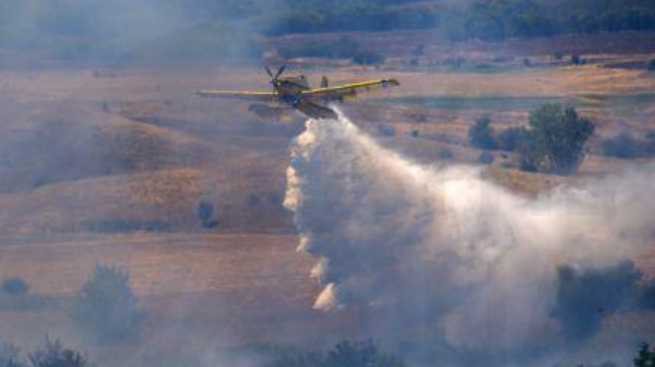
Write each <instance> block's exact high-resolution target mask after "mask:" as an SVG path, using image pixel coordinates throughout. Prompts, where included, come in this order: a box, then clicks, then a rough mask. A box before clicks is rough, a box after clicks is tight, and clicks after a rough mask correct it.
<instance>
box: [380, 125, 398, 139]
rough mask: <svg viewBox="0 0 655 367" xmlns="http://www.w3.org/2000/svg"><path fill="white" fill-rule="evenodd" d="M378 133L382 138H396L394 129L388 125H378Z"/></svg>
mask: <svg viewBox="0 0 655 367" xmlns="http://www.w3.org/2000/svg"><path fill="white" fill-rule="evenodd" d="M378 132H379V133H380V135H382V136H387V137H391V136H396V128H395V127H393V126H388V125H378Z"/></svg>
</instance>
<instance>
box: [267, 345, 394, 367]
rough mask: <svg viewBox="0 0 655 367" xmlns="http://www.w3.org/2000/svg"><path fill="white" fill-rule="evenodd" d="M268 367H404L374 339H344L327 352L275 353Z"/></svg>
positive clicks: (295, 351) (296, 351) (293, 351)
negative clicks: (354, 340) (359, 340)
mask: <svg viewBox="0 0 655 367" xmlns="http://www.w3.org/2000/svg"><path fill="white" fill-rule="evenodd" d="M275 354H277V355H273V356H272V357H273V361H272V362H271V363H268V364H266V365H265V366H266V367H404V366H405V363H404V362H403V360H402V359H401V358H399V357H397V356H395V355H393V354H389V353H385V352H383V351H382V350H380V349H379V348H378V346H377V345H376V344H375V343H374V342H372V341H370V340H369V341H362V342H351V341H343V342H341V343H339V344H337V345H336V346H334V348H333V349H332V350H330V351H329V352H328V353H327V354H324V353H320V352H316V351H309V352H303V351H299V350H287V351H283V352H277V353H275Z"/></svg>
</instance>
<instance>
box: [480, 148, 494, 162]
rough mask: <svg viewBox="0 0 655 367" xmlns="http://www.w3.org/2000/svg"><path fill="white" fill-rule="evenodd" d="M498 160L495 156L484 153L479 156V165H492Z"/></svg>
mask: <svg viewBox="0 0 655 367" xmlns="http://www.w3.org/2000/svg"><path fill="white" fill-rule="evenodd" d="M495 160H496V157H494V155H493V154H491V153H489V152H486V151H485V152H482V153H480V155H479V156H478V163H480V164H492V163H493V162H494V161H495Z"/></svg>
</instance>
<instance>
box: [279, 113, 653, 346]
mask: <svg viewBox="0 0 655 367" xmlns="http://www.w3.org/2000/svg"><path fill="white" fill-rule="evenodd" d="M291 155H292V159H291V165H290V167H289V169H288V189H287V190H288V191H287V196H286V200H285V205H286V207H287V208H289V209H290V210H292V211H294V213H295V221H296V225H297V227H298V230H299V231H300V234H301V245H300V250H301V251H304V252H306V253H307V254H309V255H311V256H312V257H314V258H316V259H317V265H316V268H315V269H314V271H313V272H312V276H314V277H315V278H316V279H317V280H318V281H319V282H320V283H321V284H322V285H324V290H323V292H322V293H321V294H320V295H319V296H318V298H317V300H316V303H315V307H316V308H318V309H323V310H338V309H341V308H344V307H349V306H353V307H361V308H364V309H367V310H371V312H376V311H380V312H385V313H386V315H388V316H389V317H388V318H385V319H376V323H377V324H385V323H388V324H391V323H392V321H390V320H394V321H393V323H395V324H397V325H400V324H402V325H403V332H406V333H411V332H412V331H418V330H421V331H423V332H426V333H427V334H426V333H422V334H421V335H434V336H435V338H436V339H438V340H441V341H442V343H444V345H446V346H447V347H448V348H461V349H465V350H471V351H479V352H485V353H487V352H491V353H497V352H509V351H515V350H518V349H521V348H522V349H524V350H525V348H528V347H531V348H533V347H538V346H540V345H546V344H549V343H552V342H554V341H555V340H558V339H557V338H558V337H560V336H561V335H562V334H563V331H562V325H561V320H559V319H558V318H557V317H555V316H554V314H555V312H554V310H555V309H556V308H557V305H556V303H557V302H558V277H559V276H561V274H558V272H560V273H561V269H562V267H566V268H567V269H573V270H570V271H576V272H582V271H593V269H604V268H611V267H617V266H621V264H624V262H625V261H626V259H631V258H634V257H635V256H636V254H638V253H639V251H642V249H643V247H644V246H647V245H649V243H652V239H653V237H654V236H653V235H654V233H655V219H654V218H655V203H653V202H652V201H648V200H643V194H644V193H646V192H650V191H651V190H652V188H653V185H654V184H653V182H655V173H653V172H654V171H655V170H653V169H647V170H633V171H631V172H626V173H624V174H622V175H620V176H617V177H609V178H605V179H594V180H588V181H585V182H582V183H580V184H579V185H577V186H576V187H561V188H558V189H555V190H553V191H552V192H550V193H548V194H544V195H542V196H540V197H538V198H525V197H521V196H517V195H515V194H513V193H510V192H508V191H506V190H505V189H503V188H501V187H499V186H497V185H496V184H494V183H493V182H490V181H488V180H485V179H484V178H482V177H481V174H480V173H481V172H480V170H479V169H477V168H474V167H467V166H451V167H437V166H435V167H425V166H420V165H417V164H414V163H412V162H409V161H408V160H406V159H404V158H403V157H401V156H399V155H397V154H394V153H393V152H391V151H389V150H387V149H385V148H382V147H380V146H379V145H378V144H376V142H375V141H373V140H372V139H371V138H370V137H368V136H366V135H365V134H363V133H362V132H360V131H359V130H358V128H357V127H356V126H354V125H353V124H352V123H351V122H350V121H348V120H347V119H346V118H345V117H341V118H340V119H339V120H338V121H337V120H320V121H317V120H309V121H308V122H307V129H306V131H305V132H304V133H303V134H302V135H300V136H299V137H298V138H297V139H296V140H295V141H294V143H293V144H292V147H291ZM599 271H600V270H599ZM560 298H561V297H560ZM385 320H389V321H385ZM381 328H384V326H382V327H381ZM390 328H392V329H393V328H394V326H390ZM412 329H414V330H412ZM425 329H427V330H425ZM394 330H395V331H394V332H396V333H397V332H398V331H399V330H400V329H398V328H397V327H396V329H394ZM387 332H389V330H387Z"/></svg>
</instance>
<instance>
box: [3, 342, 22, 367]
mask: <svg viewBox="0 0 655 367" xmlns="http://www.w3.org/2000/svg"><path fill="white" fill-rule="evenodd" d="M19 354H20V350H19V349H18V348H17V347H16V346H14V345H12V344H5V343H2V342H1V341H0V367H25V363H23V361H22V359H21V358H20V355H19Z"/></svg>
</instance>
